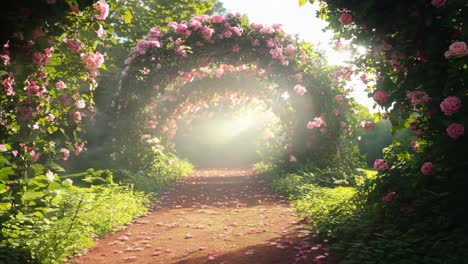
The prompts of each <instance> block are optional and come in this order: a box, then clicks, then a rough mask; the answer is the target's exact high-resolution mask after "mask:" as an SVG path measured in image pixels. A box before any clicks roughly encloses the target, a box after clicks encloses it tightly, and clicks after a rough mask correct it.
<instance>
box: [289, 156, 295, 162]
mask: <svg viewBox="0 0 468 264" xmlns="http://www.w3.org/2000/svg"><path fill="white" fill-rule="evenodd" d="M289 162H291V163H295V162H297V158H296V157H295V156H294V155H291V156H289Z"/></svg>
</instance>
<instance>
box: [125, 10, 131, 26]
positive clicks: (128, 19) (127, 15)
mask: <svg viewBox="0 0 468 264" xmlns="http://www.w3.org/2000/svg"><path fill="white" fill-rule="evenodd" d="M132 19H133V15H132V13H131V12H130V10H125V12H124V14H123V20H124V22H125V24H130V23H132Z"/></svg>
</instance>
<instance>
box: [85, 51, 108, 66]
mask: <svg viewBox="0 0 468 264" xmlns="http://www.w3.org/2000/svg"><path fill="white" fill-rule="evenodd" d="M81 60H82V61H83V62H84V63H85V64H86V68H88V69H90V70H94V69H96V68H100V67H101V65H102V63H104V56H103V55H102V54H101V53H100V52H99V51H96V53H92V52H88V53H86V54H85V53H81Z"/></svg>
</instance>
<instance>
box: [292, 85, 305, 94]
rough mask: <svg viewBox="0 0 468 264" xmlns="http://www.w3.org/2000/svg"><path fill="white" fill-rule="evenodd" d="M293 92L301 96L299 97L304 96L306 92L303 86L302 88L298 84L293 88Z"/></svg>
mask: <svg viewBox="0 0 468 264" xmlns="http://www.w3.org/2000/svg"><path fill="white" fill-rule="evenodd" d="M294 91H295V92H296V93H297V94H298V95H301V96H302V95H304V94H305V93H306V92H307V90H306V88H305V87H304V86H302V85H299V84H297V85H296V86H294Z"/></svg>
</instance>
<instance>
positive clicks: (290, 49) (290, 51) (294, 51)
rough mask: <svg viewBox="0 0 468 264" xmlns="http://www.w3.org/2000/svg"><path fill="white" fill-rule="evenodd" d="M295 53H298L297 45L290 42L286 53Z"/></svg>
mask: <svg viewBox="0 0 468 264" xmlns="http://www.w3.org/2000/svg"><path fill="white" fill-rule="evenodd" d="M294 53H296V47H295V46H294V45H293V44H289V45H288V46H287V47H286V54H288V55H294Z"/></svg>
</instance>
